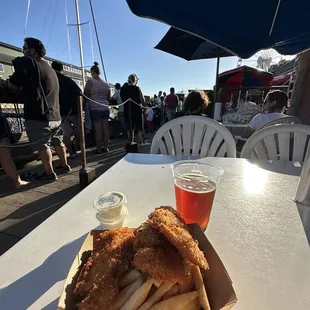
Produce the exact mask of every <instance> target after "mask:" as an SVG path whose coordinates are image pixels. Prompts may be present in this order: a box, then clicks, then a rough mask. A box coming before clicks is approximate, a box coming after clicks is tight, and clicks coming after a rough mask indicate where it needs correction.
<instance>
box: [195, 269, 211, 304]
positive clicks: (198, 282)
mask: <svg viewBox="0 0 310 310" xmlns="http://www.w3.org/2000/svg"><path fill="white" fill-rule="evenodd" d="M192 273H193V278H194V283H195V288H196V290H197V291H198V293H199V302H200V305H201V306H202V308H203V309H204V310H211V308H210V304H209V300H208V296H207V292H206V288H205V285H204V283H203V278H202V275H201V272H200V268H199V267H198V266H195V265H193V267H192Z"/></svg>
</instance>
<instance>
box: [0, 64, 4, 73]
mask: <svg viewBox="0 0 310 310" xmlns="http://www.w3.org/2000/svg"><path fill="white" fill-rule="evenodd" d="M0 72H4V65H3V64H0Z"/></svg>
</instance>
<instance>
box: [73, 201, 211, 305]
mask: <svg viewBox="0 0 310 310" xmlns="http://www.w3.org/2000/svg"><path fill="white" fill-rule="evenodd" d="M200 268H202V269H208V268H209V266H208V262H207V260H206V258H205V256H204V254H203V252H202V251H201V250H200V249H199V247H198V243H197V241H195V240H194V239H193V237H192V235H191V233H190V231H189V229H188V227H187V225H186V224H185V222H184V221H183V219H182V218H181V217H180V216H179V214H178V213H177V212H176V211H175V210H174V209H173V208H171V207H160V208H157V209H156V210H155V211H154V212H152V213H151V214H150V215H149V218H148V220H147V221H146V222H145V223H143V224H142V225H141V226H140V227H139V228H137V229H131V228H126V227H124V228H116V229H113V230H109V231H105V232H102V233H100V234H99V235H98V237H97V238H96V240H95V241H94V247H93V250H92V253H91V255H90V257H89V258H88V260H87V262H86V263H85V264H84V265H83V267H82V269H81V271H80V272H79V274H78V277H77V282H76V284H75V288H74V291H73V292H74V294H75V295H76V296H78V297H79V300H81V301H80V302H79V303H77V304H76V306H75V309H78V310H90V309H92V310H99V309H100V310H102V309H107V310H149V309H150V310H166V309H167V310H174V309H178V310H182V309H189V310H191V309H193V310H199V309H207V310H211V308H210V304H209V301H208V297H207V293H206V289H205V286H204V282H203V278H202V275H201V271H200Z"/></svg>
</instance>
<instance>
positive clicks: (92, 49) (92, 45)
mask: <svg viewBox="0 0 310 310" xmlns="http://www.w3.org/2000/svg"><path fill="white" fill-rule="evenodd" d="M88 25H89V36H90V48H91V56H92V61H93V63H94V62H95V56H94V44H93V36H92V34H91V23H89V24H88Z"/></svg>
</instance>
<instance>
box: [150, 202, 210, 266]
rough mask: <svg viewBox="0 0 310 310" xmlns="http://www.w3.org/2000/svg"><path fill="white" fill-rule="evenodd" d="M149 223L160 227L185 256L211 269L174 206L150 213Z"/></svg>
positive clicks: (194, 262) (198, 264)
mask: <svg viewBox="0 0 310 310" xmlns="http://www.w3.org/2000/svg"><path fill="white" fill-rule="evenodd" d="M148 223H149V224H150V225H152V226H153V227H154V228H156V229H158V230H159V231H160V232H161V233H163V234H164V236H165V237H166V238H167V239H168V240H169V241H170V242H171V243H172V244H173V245H174V246H175V247H176V248H177V249H178V250H179V252H180V253H181V255H182V256H183V258H185V259H188V260H189V261H190V262H192V263H193V264H195V265H197V266H199V267H201V268H203V269H209V265H208V262H207V260H206V258H205V257H204V254H203V252H202V251H200V249H199V247H198V243H197V241H195V240H194V239H193V237H192V235H191V233H190V232H189V230H188V227H187V225H186V224H185V222H184V220H183V219H182V218H181V217H180V215H179V214H178V212H177V211H176V210H174V209H173V208H172V207H167V206H166V207H160V208H157V209H155V211H153V212H152V213H151V214H150V215H149V220H148Z"/></svg>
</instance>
